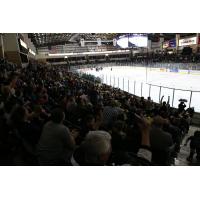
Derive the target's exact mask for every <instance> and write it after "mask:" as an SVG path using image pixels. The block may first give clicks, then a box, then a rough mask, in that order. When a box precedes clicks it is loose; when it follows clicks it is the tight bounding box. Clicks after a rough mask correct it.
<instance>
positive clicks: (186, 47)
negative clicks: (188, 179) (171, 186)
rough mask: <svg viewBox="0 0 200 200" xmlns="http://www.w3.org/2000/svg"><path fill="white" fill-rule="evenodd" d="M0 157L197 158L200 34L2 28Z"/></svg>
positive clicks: (13, 161) (69, 161) (19, 160)
mask: <svg viewBox="0 0 200 200" xmlns="http://www.w3.org/2000/svg"><path fill="white" fill-rule="evenodd" d="M0 84H1V85H0V165H3V166H188V165H189V166H192V165H199V164H200V102H199V101H200V36H199V33H152V34H151V33H148V34H146V33H0Z"/></svg>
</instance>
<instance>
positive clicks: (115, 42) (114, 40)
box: [113, 38, 117, 47]
mask: <svg viewBox="0 0 200 200" xmlns="http://www.w3.org/2000/svg"><path fill="white" fill-rule="evenodd" d="M113 46H114V47H116V46H117V39H116V38H114V39H113Z"/></svg>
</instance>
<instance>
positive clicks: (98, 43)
mask: <svg viewBox="0 0 200 200" xmlns="http://www.w3.org/2000/svg"><path fill="white" fill-rule="evenodd" d="M97 46H101V38H97Z"/></svg>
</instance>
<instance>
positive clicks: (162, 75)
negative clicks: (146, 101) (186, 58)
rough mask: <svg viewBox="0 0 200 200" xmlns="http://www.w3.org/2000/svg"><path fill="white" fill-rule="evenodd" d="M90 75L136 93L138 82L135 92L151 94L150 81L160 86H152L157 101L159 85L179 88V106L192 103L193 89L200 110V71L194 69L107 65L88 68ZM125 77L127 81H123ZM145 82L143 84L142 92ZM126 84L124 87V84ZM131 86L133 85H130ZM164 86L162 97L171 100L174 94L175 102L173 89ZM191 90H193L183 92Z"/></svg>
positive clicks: (177, 92) (193, 101)
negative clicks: (168, 69)
mask: <svg viewBox="0 0 200 200" xmlns="http://www.w3.org/2000/svg"><path fill="white" fill-rule="evenodd" d="M84 72H86V73H88V74H92V75H94V76H96V77H100V78H101V79H102V80H103V83H106V84H108V85H112V86H115V87H119V88H120V89H124V90H125V91H129V92H130V93H132V94H134V81H135V82H136V84H135V95H138V96H141V93H142V96H144V97H145V98H147V97H148V96H149V84H153V85H158V86H151V92H150V96H151V98H152V99H153V100H154V101H155V102H159V91H160V87H159V86H164V87H169V88H175V89H176V90H175V93H174V104H173V107H177V106H178V104H179V101H178V100H179V99H180V98H184V99H187V100H188V102H187V103H186V105H187V106H188V105H189V101H190V95H191V92H190V90H192V91H194V92H192V99H191V107H194V108H195V111H197V112H200V71H193V72H191V73H190V74H188V71H187V70H180V71H179V72H178V73H175V72H169V71H168V72H167V71H166V70H165V71H160V69H156V68H151V69H150V68H144V67H127V66H126V67H122V66H120V67H112V71H111V67H105V68H104V69H103V70H101V71H98V72H97V71H96V70H95V69H93V70H91V69H88V70H87V71H84ZM123 79H124V84H123ZM141 84H142V85H143V87H142V91H141ZM123 85H124V86H123ZM128 85H129V87H128ZM169 88H163V87H162V89H161V97H162V96H163V95H164V100H166V101H167V99H168V96H170V104H171V105H172V98H173V89H169ZM178 89H182V90H189V91H181V90H178Z"/></svg>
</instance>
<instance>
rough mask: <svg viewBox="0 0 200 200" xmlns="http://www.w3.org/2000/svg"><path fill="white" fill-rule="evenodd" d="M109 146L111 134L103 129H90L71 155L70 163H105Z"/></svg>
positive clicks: (86, 164) (108, 154) (98, 164)
mask: <svg viewBox="0 0 200 200" xmlns="http://www.w3.org/2000/svg"><path fill="white" fill-rule="evenodd" d="M111 151H112V148H111V136H110V134H109V133H107V132H105V131H91V132H89V133H88V134H87V136H86V138H85V140H84V141H83V142H82V144H81V145H80V147H79V148H77V149H76V150H75V152H74V154H73V156H72V157H71V160H70V163H71V165H82V166H95V165H97V166H100V165H106V163H107V161H108V159H109V156H110V153H111Z"/></svg>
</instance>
